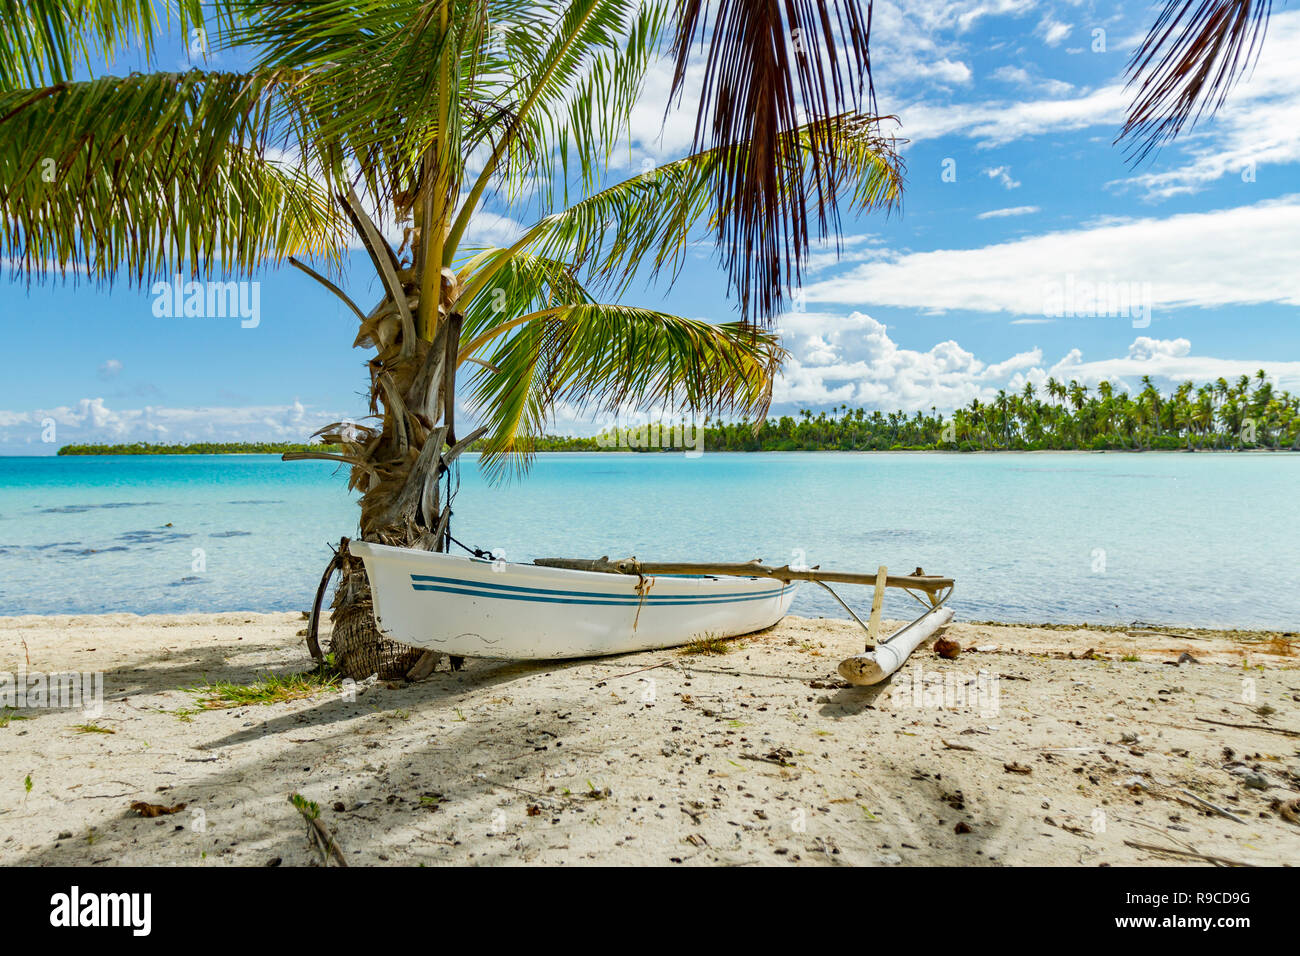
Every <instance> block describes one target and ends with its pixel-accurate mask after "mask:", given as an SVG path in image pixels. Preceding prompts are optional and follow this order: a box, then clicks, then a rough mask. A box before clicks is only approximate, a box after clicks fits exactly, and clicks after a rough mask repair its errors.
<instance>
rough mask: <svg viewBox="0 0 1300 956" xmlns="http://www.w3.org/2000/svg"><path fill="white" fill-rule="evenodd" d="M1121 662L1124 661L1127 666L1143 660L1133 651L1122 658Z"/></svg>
mask: <svg viewBox="0 0 1300 956" xmlns="http://www.w3.org/2000/svg"><path fill="white" fill-rule="evenodd" d="M1120 660H1121V661H1123V662H1124V663H1125V664H1136V663H1137V662H1138V661H1140V660H1142V658H1140V657H1138V656H1137V655H1136V654H1134V653H1133V652H1132V651H1129V653H1127V654H1125V655H1124V656H1123V657H1121V658H1120Z"/></svg>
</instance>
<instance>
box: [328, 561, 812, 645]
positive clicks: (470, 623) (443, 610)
mask: <svg viewBox="0 0 1300 956" xmlns="http://www.w3.org/2000/svg"><path fill="white" fill-rule="evenodd" d="M349 547H350V550H351V552H352V553H353V554H355V555H357V556H358V557H360V558H361V560H362V561H363V562H365V566H366V574H367V576H368V577H369V579H370V587H371V593H372V596H373V599H374V606H375V623H376V625H377V626H378V628H379V630H380V632H382V633H383V634H384V635H385V636H387V637H390V638H392V639H393V640H396V641H400V642H402V643H403V644H410V645H412V646H414V647H423V648H428V649H430V650H436V651H441V652H443V653H445V654H453V655H455V656H457V657H486V658H498V659H504V660H546V659H562V658H572V657H600V656H603V655H606V654H625V653H629V652H633V651H646V650H655V649H657V648H664V647H678V646H680V645H683V644H687V643H689V642H691V641H693V640H696V639H699V638H702V637H719V638H726V637H737V636H739V635H741V634H749V633H752V632H754V631H761V630H763V629H764V628H767V627H771V626H772V625H773V624H775V623H776V622H777V621H779V620H781V618H783V617H784V616H785V614H786V612H787V611H788V610H789V609H790V602H791V601H793V600H794V593H795V588H796V587H797V584H796V583H794V582H785V581H778V580H773V579H771V578H735V577H726V578H721V577H719V578H714V577H706V576H676V575H658V576H654V577H647V578H646V579H645V584H644V586H642V581H641V579H640V578H638V577H636V576H635V575H622V574H606V573H603V572H591V571H570V570H564V569H559V568H546V567H539V566H537V565H532V564H509V563H506V562H504V561H496V562H494V561H485V560H482V559H479V558H462V557H457V556H453V555H447V554H435V553H433V552H429V551H417V550H413V549H409V548H392V547H387V546H385V545H377V544H370V543H368V542H362V541H354V542H351V544H350V545H349Z"/></svg>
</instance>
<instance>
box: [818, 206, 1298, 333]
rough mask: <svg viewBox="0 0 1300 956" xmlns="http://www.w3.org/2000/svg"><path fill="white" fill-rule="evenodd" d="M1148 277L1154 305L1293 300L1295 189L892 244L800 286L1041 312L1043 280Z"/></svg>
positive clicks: (863, 301)
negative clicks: (983, 240)
mask: <svg viewBox="0 0 1300 956" xmlns="http://www.w3.org/2000/svg"><path fill="white" fill-rule="evenodd" d="M1071 277H1074V279H1077V280H1079V281H1088V282H1108V283H1150V290H1149V291H1150V296H1149V298H1150V303H1151V305H1152V307H1153V308H1155V309H1175V308H1185V307H1189V306H1203V307H1212V306H1222V305H1232V304H1241V305H1248V304H1261V303H1276V304H1283V305H1300V196H1287V197H1283V198H1281V199H1277V200H1269V201H1266V202H1260V203H1256V204H1254V205H1251V206H1241V207H1238V208H1235V209H1224V210H1219V211H1215V212H1204V213H1185V214H1182V215H1177V216H1170V217H1168V218H1164V219H1158V218H1147V219H1132V220H1126V221H1122V222H1118V223H1107V224H1103V225H1096V226H1092V227H1081V228H1078V229H1071V230H1064V231H1060V232H1051V233H1046V234H1044V235H1039V236H1031V237H1027V238H1023V239H1017V240H1014V241H1011V242H1003V243H997V244H995V245H990V246H984V247H982V248H977V249H939V250H935V251H933V252H914V253H907V254H901V253H893V254H890V255H882V257H881V258H879V259H878V260H876V261H873V262H867V263H863V264H861V265H857V266H855V267H854V268H853V269H851V270H850V271H848V272H846V273H845V274H844V275H842V276H838V277H834V278H827V279H823V280H821V281H819V282H814V283H811V284H809V285H808V286H806V287H805V290H804V292H805V295H806V298H807V300H808V301H809V302H835V303H843V304H845V305H850V306H854V307H862V306H864V305H870V306H898V307H903V308H916V309H927V310H949V309H962V310H970V311H975V312H1009V313H1013V314H1018V315H1029V316H1032V315H1043V314H1044V305H1045V299H1046V298H1047V294H1048V292H1049V290H1050V289H1052V288H1053V287H1059V286H1060V284H1061V283H1063V282H1066V281H1067V280H1068V279H1070V278H1071Z"/></svg>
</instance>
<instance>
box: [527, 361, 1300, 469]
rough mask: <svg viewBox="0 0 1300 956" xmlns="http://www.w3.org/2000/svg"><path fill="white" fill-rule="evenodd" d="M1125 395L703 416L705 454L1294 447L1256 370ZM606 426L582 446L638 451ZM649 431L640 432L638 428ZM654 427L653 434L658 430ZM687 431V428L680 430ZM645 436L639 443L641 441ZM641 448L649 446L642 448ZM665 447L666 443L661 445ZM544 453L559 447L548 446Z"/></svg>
mask: <svg viewBox="0 0 1300 956" xmlns="http://www.w3.org/2000/svg"><path fill="white" fill-rule="evenodd" d="M1142 386H1143V387H1142V390H1141V391H1139V392H1134V393H1129V392H1126V391H1123V390H1122V389H1119V388H1117V387H1116V386H1114V385H1112V384H1111V383H1110V382H1100V383H1098V385H1097V387H1096V390H1095V391H1093V390H1091V389H1089V387H1088V386H1086V385H1082V384H1080V383H1079V382H1077V381H1071V382H1069V383H1068V384H1065V383H1062V382H1058V381H1057V380H1056V379H1054V378H1052V379H1048V381H1047V384H1046V389H1045V394H1044V395H1043V396H1042V397H1040V396H1039V394H1038V392H1037V390H1036V389H1035V388H1034V386H1033V385H1032V384H1026V385H1025V387H1024V389H1023V390H1022V391H1020V392H1019V393H1014V394H1013V393H1008V392H1006V391H1000V392H998V394H997V396H996V397H995V398H994V399H993V400H992V401H991V402H988V403H985V402H981V401H972V402H971V403H970V404H969V405H967V406H964V407H962V408H959V409H957V411H956V412H954V413H953V415H952V417H951V418H946V417H945V416H943V415H942V414H938V413H936V412H933V410H932V413H931V414H929V415H926V414H923V413H921V412H916V413H914V414H912V415H910V416H909V415H908V414H906V413H905V412H890V413H888V414H885V413H883V412H880V411H867V410H866V409H862V408H854V409H850V408H849V407H848V406H847V405H841V406H839V407H838V408H837V409H835V410H832V411H831V412H829V413H827V412H824V411H823V412H820V413H818V414H817V415H814V414H813V413H812V412H810V411H807V410H804V411H801V412H799V413H798V415H797V416H790V415H784V416H782V417H780V418H776V419H771V418H769V419H767V420H766V421H764V422H763V423H762V424H761V425H760V426H759V428H758V430H757V431H755V430H754V428H753V426H752V425H751V424H750V423H748V422H722V421H709V420H708V419H706V420H705V422H704V450H706V451H890V450H893V451H918V450H930V449H947V450H957V451H1041V450H1067V449H1082V450H1094V451H1102V450H1107V449H1111V450H1122V451H1149V450H1153V449H1156V450H1168V451H1175V450H1179V449H1187V450H1189V451H1190V450H1213V449H1241V448H1272V449H1290V450H1292V451H1300V397H1297V396H1294V395H1292V394H1291V393H1290V392H1287V391H1279V390H1277V389H1276V388H1275V386H1274V385H1273V383H1272V382H1271V381H1269V379H1268V375H1267V373H1266V372H1265V371H1264V370H1263V369H1261V370H1260V371H1258V372H1256V373H1255V376H1254V377H1253V378H1251V377H1249V376H1246V375H1243V376H1241V377H1240V378H1239V379H1238V380H1237V381H1236V382H1233V383H1230V382H1228V381H1227V380H1226V379H1223V378H1220V379H1218V380H1217V381H1215V382H1211V383H1208V384H1205V385H1202V386H1200V387H1199V388H1198V387H1197V386H1196V385H1195V383H1193V382H1190V381H1189V382H1184V383H1183V384H1181V385H1179V386H1178V388H1177V389H1175V390H1174V392H1173V393H1172V394H1168V395H1165V394H1161V393H1160V392H1159V391H1158V390H1157V389H1156V387H1155V386H1154V385H1153V384H1152V382H1151V380H1150V378H1149V377H1143V379H1142ZM677 427H678V429H679V431H678V432H677V435H676V440H675V441H670V440H669V438H668V435H669V428H670V425H669V424H664V425H662V426H652V427H651V428H650V429H648V430H641V432H640V434H641V436H642V438H641V442H640V444H641V446H642V449H641V450H647V451H658V450H678V451H680V450H681V449H682V448H683V446H691V445H692V444H693V443H692V442H690V441H685V442H684V441H682V440H681V432H680V427H681V426H680V425H678V426H677ZM623 431H624V433H625V435H624V437H623V439H622V441H616V440H612V438H611V436H612V433H605V434H604V435H603V436H601V437H597V438H596V439H592V440H591V444H590V446H587V447H583V448H582V449H580V450H583V451H588V450H590V451H605V450H609V451H614V450H622V451H627V450H629V446H631V450H634V451H635V450H638V448H637V440H636V437H637V430H635V429H634V430H633V432H632V439H631V440H629V439H628V438H627V436H626V432H627V430H626V429H624V430H623ZM647 432H648V433H647ZM660 434H662V436H663V437H662V439H660V438H658V437H657V436H658V435H660ZM687 435H688V437H689V436H690V432H689V429H688V430H687ZM647 439H648V440H647ZM646 446H649V447H646ZM666 446H671V447H666ZM551 450H557V451H558V450H563V449H561V448H558V447H557V448H554V449H551Z"/></svg>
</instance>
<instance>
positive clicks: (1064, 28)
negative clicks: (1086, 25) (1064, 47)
mask: <svg viewBox="0 0 1300 956" xmlns="http://www.w3.org/2000/svg"><path fill="white" fill-rule="evenodd" d="M1073 29H1074V27H1073V26H1071V25H1070V24H1068V23H1062V22H1061V21H1060V20H1056V19H1053V18H1052V16H1051V15H1050V14H1049V15H1048V16H1045V17H1043V19H1042V20H1041V21H1039V23H1038V28H1037V29H1036V30H1035V31H1034V32H1035V33H1037V34H1038V35H1039V36H1041V37H1042V38H1043V42H1044V43H1046V44H1047V45H1048V46H1060V44H1061V41H1062V40H1064V39H1065V38H1066V37H1068V36H1069V35H1070V31H1072V30H1073Z"/></svg>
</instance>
